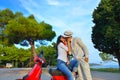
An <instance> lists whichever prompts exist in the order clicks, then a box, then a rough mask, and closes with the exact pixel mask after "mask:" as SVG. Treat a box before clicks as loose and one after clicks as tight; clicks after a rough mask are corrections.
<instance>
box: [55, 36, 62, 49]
mask: <svg viewBox="0 0 120 80" xmlns="http://www.w3.org/2000/svg"><path fill="white" fill-rule="evenodd" d="M61 37H63V36H62V35H60V36H58V38H57V43H56V51H58V48H57V47H58V44H59V43H60V42H62V41H61V40H60V38H61Z"/></svg>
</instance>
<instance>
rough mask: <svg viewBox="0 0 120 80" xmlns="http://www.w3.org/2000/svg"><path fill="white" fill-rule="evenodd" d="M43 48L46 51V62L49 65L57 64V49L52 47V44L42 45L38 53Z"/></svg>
mask: <svg viewBox="0 0 120 80" xmlns="http://www.w3.org/2000/svg"><path fill="white" fill-rule="evenodd" d="M41 50H43V52H44V58H45V60H46V63H47V64H48V65H52V66H53V65H55V64H56V62H57V61H56V59H57V58H56V57H55V55H56V49H55V48H54V47H52V46H51V45H49V46H41V47H39V48H38V49H37V53H39V52H40V51H41Z"/></svg>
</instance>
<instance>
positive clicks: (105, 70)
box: [91, 68, 120, 73]
mask: <svg viewBox="0 0 120 80" xmlns="http://www.w3.org/2000/svg"><path fill="white" fill-rule="evenodd" d="M91 70H92V71H100V72H111V73H120V70H119V69H116V68H100V69H95V68H91Z"/></svg>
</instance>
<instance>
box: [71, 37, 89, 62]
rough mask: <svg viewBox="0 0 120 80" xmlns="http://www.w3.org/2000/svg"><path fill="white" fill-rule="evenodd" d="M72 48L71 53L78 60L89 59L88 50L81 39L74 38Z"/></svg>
mask: <svg viewBox="0 0 120 80" xmlns="http://www.w3.org/2000/svg"><path fill="white" fill-rule="evenodd" d="M71 48H72V49H71V53H72V54H73V56H74V57H75V58H77V59H78V60H80V59H83V58H85V57H86V58H88V49H87V47H86V46H85V45H84V43H83V42H82V40H81V39H80V38H78V37H75V38H72V41H71Z"/></svg>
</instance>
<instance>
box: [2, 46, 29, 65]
mask: <svg viewBox="0 0 120 80" xmlns="http://www.w3.org/2000/svg"><path fill="white" fill-rule="evenodd" d="M0 50H1V53H0V59H1V61H5V62H11V63H14V62H15V63H16V62H17V63H22V62H25V61H26V60H28V59H29V58H30V55H31V52H30V51H29V50H24V49H18V48H16V47H15V46H12V47H4V48H0ZM13 65H14V64H13Z"/></svg>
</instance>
